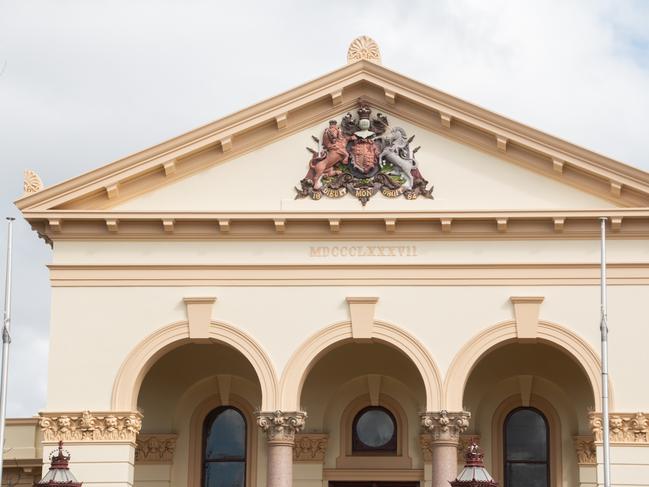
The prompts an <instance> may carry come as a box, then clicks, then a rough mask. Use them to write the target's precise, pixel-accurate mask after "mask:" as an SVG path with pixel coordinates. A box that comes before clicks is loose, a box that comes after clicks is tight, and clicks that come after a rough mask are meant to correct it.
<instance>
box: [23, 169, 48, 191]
mask: <svg viewBox="0 0 649 487" xmlns="http://www.w3.org/2000/svg"><path fill="white" fill-rule="evenodd" d="M41 189H43V181H41V178H39V177H38V174H36V173H35V172H34V171H32V170H30V169H27V170H26V171H25V177H24V180H23V192H24V194H25V195H28V194H34V193H38V192H39V191H40V190H41Z"/></svg>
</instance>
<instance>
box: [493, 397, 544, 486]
mask: <svg viewBox="0 0 649 487" xmlns="http://www.w3.org/2000/svg"><path fill="white" fill-rule="evenodd" d="M503 438H504V442H503V443H504V449H505V452H504V459H505V487H550V462H549V457H550V450H549V448H550V446H549V440H550V434H549V429H548V421H547V420H546V419H545V416H543V414H542V413H541V412H540V411H538V410H537V409H534V408H518V409H515V410H513V411H512V412H511V413H509V415H508V416H507V418H506V419H505V426H504V432H503Z"/></svg>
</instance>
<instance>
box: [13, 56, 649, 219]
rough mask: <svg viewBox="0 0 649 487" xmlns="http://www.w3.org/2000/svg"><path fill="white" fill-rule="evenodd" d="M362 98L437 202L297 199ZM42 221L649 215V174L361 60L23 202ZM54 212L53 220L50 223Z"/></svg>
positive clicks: (30, 214)
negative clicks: (140, 216) (157, 216)
mask: <svg viewBox="0 0 649 487" xmlns="http://www.w3.org/2000/svg"><path fill="white" fill-rule="evenodd" d="M361 98H362V99H363V100H364V102H365V103H367V104H368V105H369V106H370V107H371V108H372V110H373V113H374V114H376V113H378V112H382V113H384V114H386V115H387V116H388V118H389V120H390V126H395V125H398V126H402V127H404V129H405V130H406V132H407V134H408V136H410V135H415V141H414V142H413V143H412V145H413V146H421V149H420V151H419V152H418V153H417V160H418V163H419V164H420V169H421V173H422V175H423V177H425V178H426V179H427V180H428V181H429V183H430V185H432V186H434V190H433V196H434V199H428V198H423V197H418V198H415V199H412V200H407V199H406V198H392V197H385V196H383V195H381V194H378V195H377V196H376V197H374V198H372V200H371V201H370V202H369V203H368V204H367V205H366V206H365V207H364V208H363V207H362V206H361V205H360V203H359V201H358V200H355V199H354V198H352V197H343V198H322V199H320V200H319V201H315V200H313V199H310V198H305V199H298V200H295V196H296V192H295V189H294V188H295V187H296V186H298V187H299V184H300V183H299V182H300V180H301V179H302V178H304V176H305V172H306V169H307V164H308V161H309V157H310V155H309V154H308V153H307V152H306V149H305V146H308V145H312V144H313V142H312V139H311V136H312V135H315V136H318V137H320V136H321V135H322V132H323V130H324V128H325V127H326V126H327V121H328V120H329V119H332V118H335V119H337V120H339V121H340V120H341V117H342V116H343V115H344V114H345V113H347V112H350V111H351V112H355V110H357V108H358V100H359V99H361ZM16 204H17V206H18V207H19V208H20V209H21V210H22V211H23V213H24V215H25V217H26V218H27V219H28V220H30V221H32V222H34V221H37V220H42V221H47V220H48V218H50V219H51V218H54V219H60V218H63V217H64V216H65V217H66V218H67V217H68V215H70V217H72V216H74V215H76V217H80V216H79V215H82V214H83V213H88V214H93V215H97V214H101V213H102V212H105V213H106V214H108V213H111V212H112V213H115V212H117V213H120V212H121V213H123V214H122V215H121V216H120V219H124V218H126V216H125V215H126V214H128V213H129V212H159V213H165V212H166V213H169V212H173V211H187V212H237V211H238V212H250V211H253V212H254V211H263V212H287V211H288V212H302V211H304V212H327V211H330V212H345V211H359V210H370V211H384V212H389V211H392V212H408V211H429V212H430V211H433V212H434V211H469V210H475V211H483V210H499V211H508V210H511V211H522V210H531V209H536V210H553V209H594V208H600V209H604V208H646V207H649V174H647V173H645V172H643V171H641V170H639V169H636V168H633V167H631V166H628V165H625V164H622V163H620V162H617V161H614V160H612V159H609V158H606V157H604V156H601V155H598V154H595V153H593V152H591V151H588V150H586V149H583V148H580V147H577V146H575V145H572V144H570V143H567V142H565V141H563V140H560V139H557V138H555V137H552V136H549V135H547V134H544V133H542V132H539V131H537V130H535V129H532V128H529V127H526V126H524V125H522V124H519V123H517V122H514V121H511V120H508V119H506V118H504V117H502V116H500V115H497V114H494V113H492V112H489V111H487V110H484V109H482V108H480V107H477V106H475V105H472V104H470V103H467V102H465V101H463V100H460V99H457V98H455V97H452V96H451V95H448V94H446V93H443V92H440V91H438V90H435V89H433V88H431V87H428V86H426V85H423V84H421V83H418V82H416V81H413V80H411V79H409V78H407V77H405V76H402V75H400V74H398V73H395V72H393V71H391V70H389V69H387V68H385V67H383V66H381V65H378V64H375V63H372V62H368V61H359V62H355V63H352V64H349V65H347V66H345V67H343V68H341V69H339V70H337V71H334V72H332V73H330V74H328V75H326V76H323V77H321V78H318V79H316V80H314V81H312V82H309V83H306V84H304V85H302V86H300V87H297V88H295V89H293V90H291V91H289V92H287V93H284V94H282V95H278V96H276V97H274V98H271V99H269V100H266V101H264V102H262V103H259V104H257V105H254V106H252V107H249V108H247V109H245V110H242V111H241V112H238V113H236V114H233V115H231V116H229V117H225V118H223V119H221V120H218V121H216V122H213V123H211V124H208V125H206V126H204V127H200V128H198V129H196V130H194V131H191V132H189V133H187V134H184V135H181V136H179V137H176V138H174V139H172V140H169V141H167V142H164V143H162V144H160V145H157V146H155V147H152V148H149V149H146V150H144V151H142V152H139V153H137V154H134V155H132V156H129V157H127V158H124V159H122V160H119V161H116V162H114V163H111V164H108V165H107V166H104V167H101V168H99V169H96V170H94V171H91V172H89V173H86V174H83V175H81V176H79V177H76V178H73V179H71V180H69V181H65V182H63V183H60V184H57V185H54V186H51V187H49V188H46V189H43V190H41V191H38V192H36V193H33V194H28V195H26V196H24V197H23V198H21V199H19V200H18V201H17V202H16ZM49 215H52V216H49Z"/></svg>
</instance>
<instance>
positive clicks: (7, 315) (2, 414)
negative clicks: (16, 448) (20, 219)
mask: <svg viewBox="0 0 649 487" xmlns="http://www.w3.org/2000/svg"><path fill="white" fill-rule="evenodd" d="M14 220H15V218H12V217H7V222H8V223H7V268H6V274H5V305H4V319H3V326H2V372H1V373H0V475H2V469H3V463H4V462H3V457H4V444H5V422H6V416H7V380H8V377H9V344H10V343H11V336H10V335H9V331H10V329H11V243H12V236H13V235H12V230H13V222H14Z"/></svg>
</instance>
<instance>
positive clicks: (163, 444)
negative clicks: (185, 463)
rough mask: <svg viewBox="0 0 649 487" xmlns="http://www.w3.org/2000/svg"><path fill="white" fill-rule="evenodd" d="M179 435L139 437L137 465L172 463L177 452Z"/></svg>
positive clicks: (136, 451)
mask: <svg viewBox="0 0 649 487" xmlns="http://www.w3.org/2000/svg"><path fill="white" fill-rule="evenodd" d="M177 438H178V435H174V434H158V435H144V434H142V435H138V437H137V447H136V449H135V463H149V464H155V463H171V462H172V461H173V458H174V452H175V451H176V439H177Z"/></svg>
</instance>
